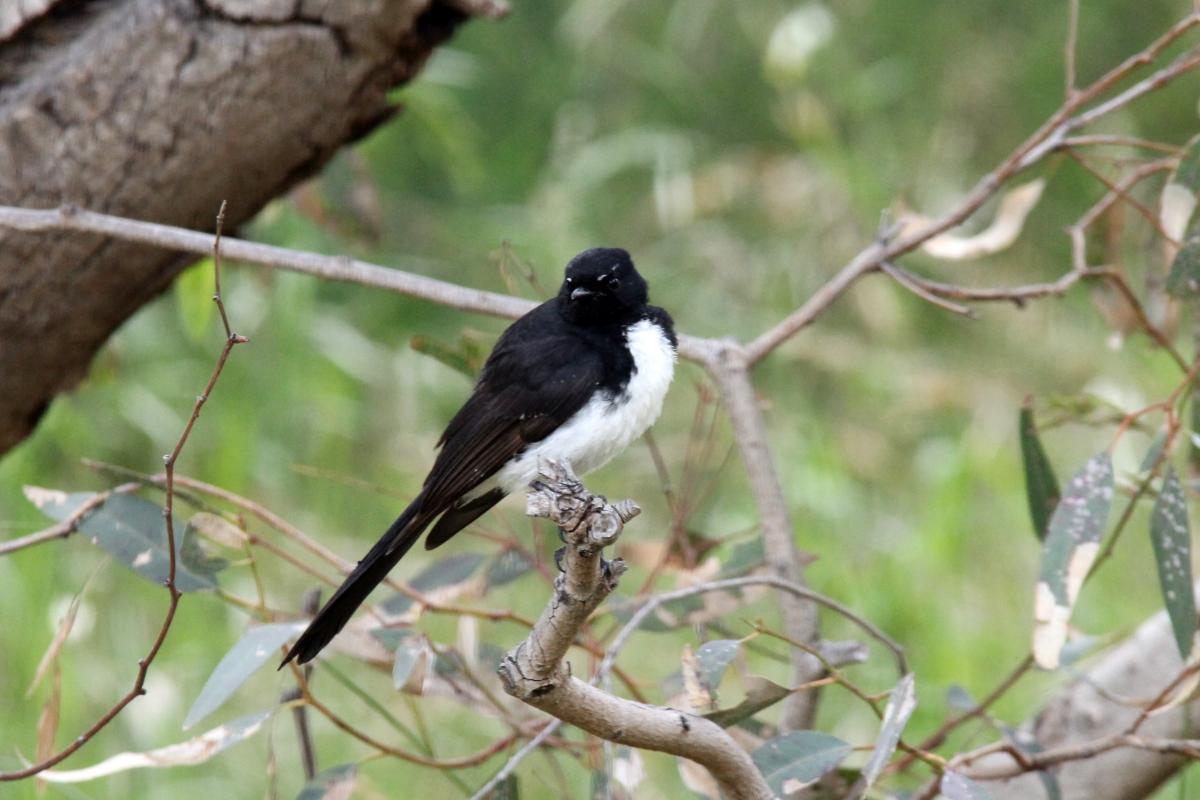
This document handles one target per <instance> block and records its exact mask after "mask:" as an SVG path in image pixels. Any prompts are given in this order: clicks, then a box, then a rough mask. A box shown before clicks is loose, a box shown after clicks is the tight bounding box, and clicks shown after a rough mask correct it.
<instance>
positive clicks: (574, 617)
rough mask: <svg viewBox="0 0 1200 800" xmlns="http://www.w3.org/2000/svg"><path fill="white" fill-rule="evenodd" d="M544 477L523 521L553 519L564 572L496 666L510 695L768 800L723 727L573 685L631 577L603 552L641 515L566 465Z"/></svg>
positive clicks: (552, 465)
mask: <svg viewBox="0 0 1200 800" xmlns="http://www.w3.org/2000/svg"><path fill="white" fill-rule="evenodd" d="M539 472H540V474H539V476H538V479H537V480H536V481H535V482H534V484H533V486H532V491H531V492H530V493H529V496H528V501H527V505H526V513H528V514H529V515H530V516H538V517H549V518H550V520H551V521H552V522H553V523H554V524H555V525H557V526H559V528H560V529H561V530H562V531H563V536H564V538H565V541H566V546H565V547H564V549H563V551H562V559H561V564H562V569H563V572H562V574H561V575H560V576H559V577H558V579H557V580H556V581H555V587H554V588H555V591H554V595H553V596H552V597H551V599H550V602H549V603H547V605H546V608H545V610H544V611H543V612H542V616H541V618H540V619H539V620H538V622H537V624H536V625H535V626H534V628H533V630H532V631H531V632H530V633H529V636H528V637H526V639H525V640H524V641H523V642H521V643H520V644H518V645H517V646H516V647H515V648H513V649H512V650H510V651H509V652H508V654H507V655H506V656H505V657H504V660H503V661H502V662H501V664H500V667H499V670H498V671H499V674H500V679H501V681H502V682H503V683H504V688H505V691H507V692H508V693H509V694H510V695H512V696H513V697H516V698H517V699H519V700H521V701H523V702H525V703H528V704H529V705H531V706H534V707H535V708H538V709H541V710H542V711H545V712H547V713H548V714H551V715H552V716H554V717H557V718H558V719H561V720H563V721H565V722H568V723H570V724H572V725H575V726H577V727H579V728H582V729H583V730H585V731H587V732H588V733H591V734H593V735H595V736H599V737H600V738H602V739H606V740H608V741H610V742H616V743H618V744H625V745H629V746H630V747H638V748H642V749H646V750H657V751H659V752H664V753H671V754H673V755H677V756H682V757H684V758H687V759H690V760H692V761H695V762H696V763H698V764H700V765H701V766H703V767H705V768H706V769H708V770H709V771H710V772H711V773H712V775H713V777H714V778H715V779H716V781H717V782H718V784H720V786H721V789H722V791H723V792H724V793H725V796H726V797H729V798H731V799H732V800H751V799H753V800H761V799H763V798H769V797H772V796H773V795H772V793H771V789H770V787H768V786H767V784H766V782H765V781H764V780H763V778H762V775H761V774H760V773H759V772H758V769H757V768H756V767H755V766H754V762H753V761H752V760H751V759H750V756H749V754H747V753H746V751H745V750H743V749H742V748H740V747H739V746H738V745H737V744H736V742H734V740H733V739H732V738H731V737H730V736H729V734H728V733H726V732H725V730H724V729H722V728H721V727H720V726H718V725H716V724H715V723H713V722H710V721H709V720H707V719H705V718H704V717H701V716H697V715H695V714H690V713H686V712H682V711H676V710H674V709H670V708H664V707H658V706H651V705H646V704H644V703H637V702H634V701H632V700H625V699H622V698H619V697H616V696H614V695H611V694H608V693H607V692H605V691H603V690H601V689H599V688H597V687H596V686H594V685H591V684H588V683H585V682H583V681H581V680H579V679H578V678H575V677H574V676H572V675H571V669H570V666H569V665H568V664H567V663H566V662H564V661H563V658H564V657H565V656H566V653H567V650H568V649H569V648H570V646H571V644H572V642H573V641H574V639H575V637H576V635H577V633H578V632H579V629H580V627H581V626H582V625H583V624H584V623H585V622H586V621H587V618H588V616H589V615H590V614H591V613H592V611H594V610H595V609H596V607H597V606H599V605H600V603H601V602H602V601H603V600H604V598H606V597H607V596H608V595H609V593H610V592H612V590H613V589H614V588H615V587H616V584H617V579H618V578H619V577H620V575H621V573H623V572H624V570H625V566H624V563H623V562H622V561H620V560H617V561H614V562H612V563H608V562H606V561H605V560H604V559H603V557H602V555H601V553H602V550H603V548H604V547H607V546H608V545H611V544H613V543H614V542H616V540H617V538H618V537H619V536H620V535H621V531H622V528H623V527H624V524H625V523H626V522H628V521H629V520H630V519H632V518H633V517H634V516H636V515H637V513H638V512H639V509H638V507H637V506H636V505H634V504H633V503H632V502H630V501H623V502H621V503H617V504H615V505H614V504H609V503H608V502H607V501H606V500H605V499H604V498H602V497H596V496H595V495H592V494H591V493H590V492H588V490H587V489H586V488H585V487H584V486H583V484H582V483H581V482H580V481H579V479H578V478H577V477H576V476H575V474H574V473H573V472H572V471H571V469H570V467H569V466H568V465H566V464H559V463H556V462H543V463H542V464H541V465H539Z"/></svg>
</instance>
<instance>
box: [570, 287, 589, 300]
mask: <svg viewBox="0 0 1200 800" xmlns="http://www.w3.org/2000/svg"><path fill="white" fill-rule="evenodd" d="M592 294H593V293H592V292H591V291H589V290H587V289H584V288H583V287H582V286H580V287H579V288H578V289H573V290H572V291H571V299H572V300H578V299H579V298H581V297H589V296H591V295H592Z"/></svg>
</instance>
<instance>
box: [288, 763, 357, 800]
mask: <svg viewBox="0 0 1200 800" xmlns="http://www.w3.org/2000/svg"><path fill="white" fill-rule="evenodd" d="M357 780H358V765H357V764H339V765H338V766H336V767H330V768H329V769H326V770H322V771H321V772H320V774H318V775H316V776H315V777H314V778H313V779H312V780H311V781H309V782H308V783H306V784H304V788H303V789H301V790H300V794H298V795H296V800H349V797H350V795H351V793H352V792H353V791H354V784H355V782H356V781H357Z"/></svg>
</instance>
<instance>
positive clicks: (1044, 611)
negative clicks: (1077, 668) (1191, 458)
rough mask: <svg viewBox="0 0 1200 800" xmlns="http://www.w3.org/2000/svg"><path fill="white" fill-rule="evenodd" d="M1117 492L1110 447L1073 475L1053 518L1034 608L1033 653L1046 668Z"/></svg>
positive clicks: (1054, 660)
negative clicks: (1114, 492)
mask: <svg viewBox="0 0 1200 800" xmlns="http://www.w3.org/2000/svg"><path fill="white" fill-rule="evenodd" d="M1112 496H1113V468H1112V458H1111V456H1110V454H1109V453H1108V452H1107V451H1105V452H1103V453H1100V454H1099V455H1096V456H1093V457H1092V458H1091V459H1089V460H1088V462H1087V463H1086V464H1085V465H1084V466H1083V468H1082V469H1080V470H1079V472H1077V473H1076V474H1075V475H1074V476H1073V477H1072V478H1071V481H1070V483H1068V484H1067V488H1066V490H1065V491H1064V492H1063V496H1062V500H1061V501H1060V502H1059V504H1058V508H1056V509H1055V511H1054V515H1053V516H1052V517H1051V518H1050V527H1049V531H1048V533H1047V535H1046V541H1045V542H1044V543H1043V545H1042V566H1041V571H1040V573H1039V575H1038V583H1037V591H1036V595H1035V599H1034V612H1033V614H1034V629H1033V656H1034V659H1035V660H1036V661H1037V663H1038V666H1040V667H1042V668H1043V669H1055V668H1056V667H1057V666H1058V663H1059V656H1060V654H1061V652H1062V648H1063V644H1065V643H1066V640H1067V624H1068V622H1070V619H1071V610H1072V608H1073V607H1074V604H1075V598H1076V597H1077V596H1078V595H1079V590H1080V588H1081V587H1082V586H1083V580H1084V578H1086V577H1087V574H1088V570H1089V569H1091V566H1092V562H1093V561H1095V559H1096V555H1097V553H1098V552H1099V550H1100V539H1101V537H1102V536H1103V535H1104V530H1105V528H1106V527H1107V525H1108V512H1109V509H1110V507H1111V506H1112Z"/></svg>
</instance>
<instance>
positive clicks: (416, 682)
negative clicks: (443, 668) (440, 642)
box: [392, 636, 433, 694]
mask: <svg viewBox="0 0 1200 800" xmlns="http://www.w3.org/2000/svg"><path fill="white" fill-rule="evenodd" d="M432 660H433V651H432V650H430V648H429V644H428V643H427V642H426V641H425V640H424V639H421V638H419V637H416V636H412V637H410V638H408V639H405V640H403V641H402V642H400V646H399V647H397V648H396V660H395V662H393V664H392V683H393V684H394V685H395V687H396V688H397V689H399V690H400V691H402V692H407V693H408V694H421V693H422V692H423V691H424V689H425V677H426V676H427V675H428V674H429V664H430V662H431V661H432Z"/></svg>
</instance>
